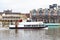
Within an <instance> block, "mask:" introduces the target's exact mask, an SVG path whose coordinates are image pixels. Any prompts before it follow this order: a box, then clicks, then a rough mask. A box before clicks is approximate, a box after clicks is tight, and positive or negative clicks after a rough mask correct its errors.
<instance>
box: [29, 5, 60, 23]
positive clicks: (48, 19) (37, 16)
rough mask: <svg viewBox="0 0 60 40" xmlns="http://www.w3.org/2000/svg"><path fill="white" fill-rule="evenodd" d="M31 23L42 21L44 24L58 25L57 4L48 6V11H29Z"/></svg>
mask: <svg viewBox="0 0 60 40" xmlns="http://www.w3.org/2000/svg"><path fill="white" fill-rule="evenodd" d="M30 16H31V17H30V18H31V20H32V21H43V22H45V23H60V9H59V7H58V8H57V4H53V5H49V9H48V8H45V9H42V8H39V9H37V10H35V9H34V10H31V11H30Z"/></svg>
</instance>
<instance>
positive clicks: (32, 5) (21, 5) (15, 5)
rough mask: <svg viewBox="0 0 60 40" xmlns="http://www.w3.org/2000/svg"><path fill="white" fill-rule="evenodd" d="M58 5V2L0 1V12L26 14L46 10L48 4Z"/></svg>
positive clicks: (49, 0)
mask: <svg viewBox="0 0 60 40" xmlns="http://www.w3.org/2000/svg"><path fill="white" fill-rule="evenodd" d="M55 3H56V4H58V5H59V4H60V0H0V11H3V10H6V9H12V11H15V12H22V13H27V12H29V11H30V10H32V9H38V8H48V7H49V5H50V4H55Z"/></svg>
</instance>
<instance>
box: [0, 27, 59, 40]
mask: <svg viewBox="0 0 60 40" xmlns="http://www.w3.org/2000/svg"><path fill="white" fill-rule="evenodd" d="M0 40H60V28H49V29H48V30H45V29H18V30H17V29H15V30H14V29H9V30H0Z"/></svg>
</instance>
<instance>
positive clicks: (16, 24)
mask: <svg viewBox="0 0 60 40" xmlns="http://www.w3.org/2000/svg"><path fill="white" fill-rule="evenodd" d="M17 26H18V23H17V21H15V28H16V29H17Z"/></svg>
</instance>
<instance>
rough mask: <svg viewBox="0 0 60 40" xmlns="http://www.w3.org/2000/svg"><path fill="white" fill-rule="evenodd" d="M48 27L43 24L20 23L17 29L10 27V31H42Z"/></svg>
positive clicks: (13, 26)
mask: <svg viewBox="0 0 60 40" xmlns="http://www.w3.org/2000/svg"><path fill="white" fill-rule="evenodd" d="M45 27H47V26H46V25H44V23H43V22H20V23H18V25H17V27H15V25H9V28H10V29H40V28H45Z"/></svg>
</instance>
